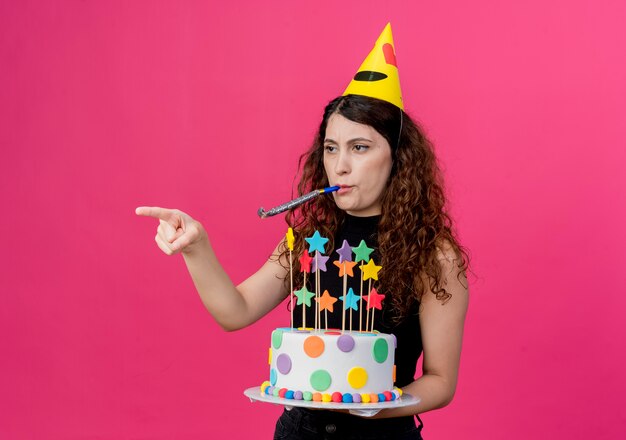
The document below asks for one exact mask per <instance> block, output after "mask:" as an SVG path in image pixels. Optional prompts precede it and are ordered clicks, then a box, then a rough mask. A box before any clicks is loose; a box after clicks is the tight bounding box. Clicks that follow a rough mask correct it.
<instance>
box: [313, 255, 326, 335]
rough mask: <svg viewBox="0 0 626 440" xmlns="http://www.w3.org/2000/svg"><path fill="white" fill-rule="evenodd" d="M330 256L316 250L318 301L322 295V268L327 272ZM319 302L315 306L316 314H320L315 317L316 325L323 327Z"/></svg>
mask: <svg viewBox="0 0 626 440" xmlns="http://www.w3.org/2000/svg"><path fill="white" fill-rule="evenodd" d="M328 258H329V257H325V256H324V255H322V254H320V251H315V258H314V259H313V272H315V301H318V303H319V297H320V291H321V287H320V286H321V285H320V270H321V271H323V272H326V262H327V261H328ZM318 303H316V304H315V307H316V309H315V310H316V314H319V315H320V316H316V317H315V318H316V319H317V323H318V326H316V328H318V329H321V328H322V317H321V313H322V311H321V310H320V309H319V307H318Z"/></svg>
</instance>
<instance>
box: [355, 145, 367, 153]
mask: <svg viewBox="0 0 626 440" xmlns="http://www.w3.org/2000/svg"><path fill="white" fill-rule="evenodd" d="M368 148H369V147H368V146H367V145H361V144H357V145H355V146H354V149H355V150H356V151H365V150H367V149H368Z"/></svg>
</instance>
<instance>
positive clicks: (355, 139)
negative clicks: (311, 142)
mask: <svg viewBox="0 0 626 440" xmlns="http://www.w3.org/2000/svg"><path fill="white" fill-rule="evenodd" d="M363 141H365V142H373V141H372V140H371V139H368V138H364V137H357V138H354V139H350V140H348V143H349V144H351V143H354V142H363ZM324 142H332V143H333V144H336V143H337V142H336V141H335V140H333V139H330V138H326V139H324Z"/></svg>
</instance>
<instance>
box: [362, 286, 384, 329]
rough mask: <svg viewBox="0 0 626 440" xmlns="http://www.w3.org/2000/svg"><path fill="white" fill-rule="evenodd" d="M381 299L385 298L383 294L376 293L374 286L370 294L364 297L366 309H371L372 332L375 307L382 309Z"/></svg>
mask: <svg viewBox="0 0 626 440" xmlns="http://www.w3.org/2000/svg"><path fill="white" fill-rule="evenodd" d="M383 299H385V295H383V294H381V293H378V291H377V290H376V288H375V287H372V290H370V294H369V295H367V297H366V301H367V310H369V309H372V328H371V331H372V332H373V331H374V315H375V314H376V309H378V310H381V311H382V309H383Z"/></svg>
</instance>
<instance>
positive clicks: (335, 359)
mask: <svg viewBox="0 0 626 440" xmlns="http://www.w3.org/2000/svg"><path fill="white" fill-rule="evenodd" d="M293 240H294V238H293V231H292V230H291V228H290V229H289V231H288V233H287V236H286V242H287V246H288V248H289V250H290V251H291V250H293ZM305 240H306V241H307V242H308V243H309V249H308V251H307V250H306V249H305V250H304V252H303V255H302V256H301V257H300V266H301V270H302V271H303V272H304V285H303V287H302V288H301V289H299V290H297V291H295V292H294V295H293V296H292V297H291V298H290V301H291V302H292V307H291V310H292V326H291V327H283V328H277V329H276V330H274V331H273V332H272V336H271V345H270V348H269V359H268V363H269V366H270V377H269V381H265V382H263V384H262V385H261V392H262V393H263V394H266V395H269V396H274V397H279V398H283V399H288V400H296V401H297V400H301V401H313V402H334V403H379V402H390V401H393V400H396V399H399V398H400V396H401V395H402V390H400V389H399V388H395V387H394V385H393V384H394V382H395V379H396V378H395V365H394V351H395V349H396V345H397V343H396V337H395V336H394V335H390V334H384V333H379V332H377V331H374V330H373V328H374V319H375V311H376V309H378V310H381V309H382V305H381V303H382V300H383V299H384V297H385V295H382V294H380V293H378V292H377V290H376V288H375V287H371V283H372V280H378V275H377V274H378V271H379V270H380V269H381V267H380V266H376V265H375V263H374V261H373V260H372V259H370V253H371V252H372V251H373V249H371V248H368V247H367V245H366V244H365V242H364V241H362V242H361V244H360V245H359V246H358V247H354V248H353V247H351V246H350V245H349V244H348V243H347V242H346V241H344V243H343V245H342V247H341V248H340V249H338V250H337V251H336V252H337V253H338V254H339V258H338V260H337V261H334V262H333V264H334V265H335V266H337V267H338V268H339V276H340V277H342V278H344V279H347V277H353V276H354V272H355V271H354V270H353V269H354V267H355V266H357V264H359V263H361V264H360V265H359V266H357V267H358V268H359V269H360V270H361V281H367V280H368V279H369V280H370V281H369V283H368V291H369V294H368V295H356V294H355V293H354V291H353V289H351V288H350V289H346V288H345V287H344V291H343V295H342V296H339V295H338V294H336V296H333V295H331V294H330V293H329V292H328V291H327V290H326V291H324V293H323V294H320V292H319V290H320V283H319V271H323V272H326V261H327V260H328V259H329V258H328V257H324V256H323V254H324V245H325V244H326V242H327V241H328V239H326V238H323V237H321V236H320V234H319V232H317V231H316V232H315V233H314V234H313V236H312V237H309V238H305ZM353 253H354V256H355V258H354V261H353V258H352V254H353ZM309 254H312V255H313V257H311V256H310V255H309ZM290 259H291V256H290ZM290 263H291V261H290ZM365 263H367V264H365ZM307 273H308V274H311V277H313V276H315V278H316V280H317V281H316V283H315V289H314V290H315V292H309V291H308V289H307V286H306V274H307ZM292 284H293V283H292ZM361 284H363V283H362V282H361ZM345 285H346V283H344V286H345ZM292 290H293V286H292ZM294 297H295V298H296V299H297V304H296V308H299V307H298V306H301V308H302V314H303V318H304V316H305V313H304V312H305V308H307V307H314V308H315V316H316V319H315V322H313V323H311V325H312V326H313V327H312V328H307V327H306V321H304V325H305V327H301V328H294V326H293V311H294V307H293V301H294ZM338 301H341V303H342V307H340V309H341V313H342V314H343V319H342V328H341V329H329V328H325V327H326V326H324V325H323V322H324V319H322V316H323V315H322V312H323V313H325V314H327V313H328V312H330V313H333V312H335V310H334V307H333V304H334V303H336V302H338ZM359 309H360V310H361V311H362V310H363V309H365V310H366V312H367V314H366V315H365V318H366V319H365V324H364V327H363V326H362V325H361V324H359V328H353V326H352V320H351V319H350V320H349V321H347V322H346V319H345V312H346V310H350V311H351V310H355V311H359ZM370 310H371V316H370ZM326 322H327V320H326ZM359 322H361V320H359ZM346 324H347V325H346ZM346 327H347V328H346Z"/></svg>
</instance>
